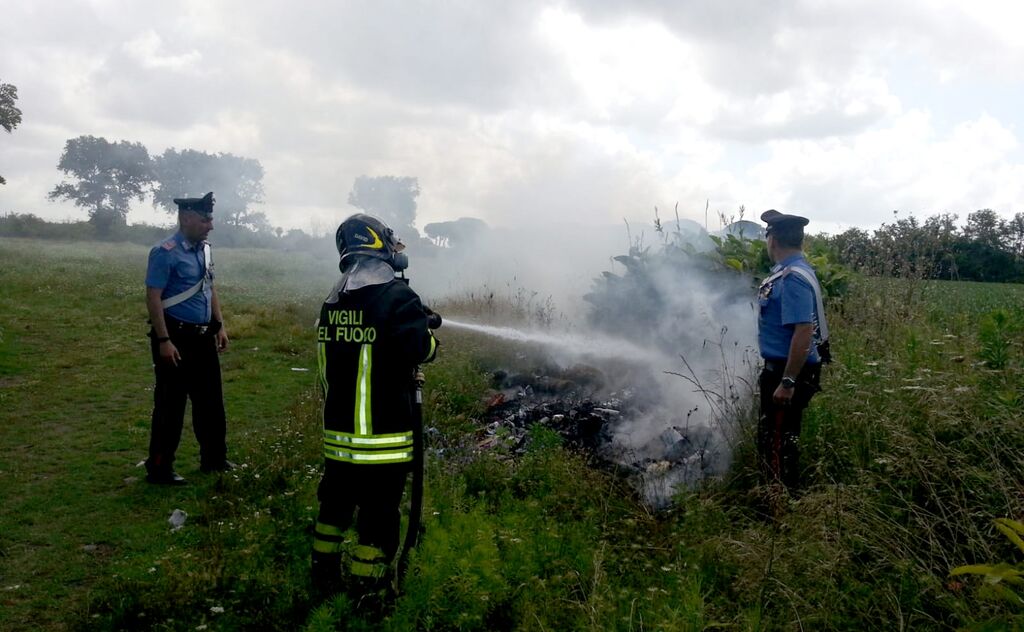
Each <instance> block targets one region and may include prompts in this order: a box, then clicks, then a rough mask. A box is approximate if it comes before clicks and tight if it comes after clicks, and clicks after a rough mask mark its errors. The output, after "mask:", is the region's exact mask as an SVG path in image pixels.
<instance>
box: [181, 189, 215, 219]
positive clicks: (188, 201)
mask: <svg viewBox="0 0 1024 632" xmlns="http://www.w3.org/2000/svg"><path fill="white" fill-rule="evenodd" d="M215 201H216V200H214V199H213V191H210V192H209V193H207V194H206V195H204V196H203V197H201V198H174V203H175V204H177V205H178V211H179V212H180V211H194V212H196V213H199V214H200V215H205V216H207V217H210V216H212V215H213V203H214V202H215Z"/></svg>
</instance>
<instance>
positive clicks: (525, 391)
mask: <svg viewBox="0 0 1024 632" xmlns="http://www.w3.org/2000/svg"><path fill="white" fill-rule="evenodd" d="M607 382H608V380H606V379H605V376H604V374H603V373H602V372H601V371H599V370H597V369H594V368H592V367H589V366H583V365H576V366H572V367H569V368H567V369H557V368H545V369H542V370H534V371H531V372H529V373H510V372H507V371H503V370H501V371H496V372H495V373H494V374H493V379H492V387H493V388H494V390H495V393H494V394H493V395H492V396H491V397H490V399H489V401H488V407H487V411H486V413H485V415H484V418H483V420H482V422H483V423H482V425H481V428H480V431H479V436H478V439H477V445H476V447H477V449H480V450H496V451H499V452H500V453H502V454H507V455H509V456H510V457H514V456H516V455H521V454H523V453H525V452H526V450H527V449H528V447H529V442H530V438H531V430H532V429H533V428H535V427H536V426H541V427H544V428H547V429H549V430H552V431H554V432H557V433H558V434H559V436H561V437H562V441H563V444H564V445H565V446H566V447H568V448H570V449H575V450H579V451H581V452H583V453H585V454H587V455H588V456H591V457H592V458H593V461H594V464H595V465H596V466H598V467H603V468H606V469H608V470H609V471H613V472H616V473H618V474H620V475H624V476H625V477H626V479H627V480H628V481H629V482H630V483H631V484H632V485H633V487H634V488H635V489H637V491H638V492H639V493H640V494H641V495H642V496H643V497H644V499H645V501H646V502H647V503H648V504H649V505H651V506H653V507H664V506H666V505H668V504H669V503H670V502H671V500H672V495H673V494H674V493H675V491H676V490H677V488H678V487H679V486H685V485H689V484H693V483H694V482H696V481H698V480H700V479H702V478H706V477H708V476H715V475H719V474H722V473H723V472H724V470H725V467H727V465H728V457H729V450H728V448H727V447H726V446H724V445H722V443H723V442H722V441H721V437H718V436H716V433H715V432H713V431H712V430H711V429H710V428H709V427H708V426H706V425H702V424H698V423H695V422H694V423H689V422H690V421H691V418H692V417H693V414H694V412H695V409H694V410H689V411H669V410H665V409H664V408H660V407H659V408H652V407H651V406H650V405H649V404H647V403H646V402H651V401H654V400H653V399H652V398H651V397H650V394H649V393H647V392H645V389H644V388H643V387H639V388H638V387H628V388H620V389H619V390H616V391H608V390H607V389H606V388H605V385H606V383H607ZM652 382H653V380H643V381H640V382H638V383H639V384H650V383H652ZM651 428H658V429H660V432H658V433H657V434H654V435H650V434H649V433H650V429H651ZM636 429H643V430H642V431H643V433H644V437H641V438H638V437H636V436H634V433H635V432H637V430H636Z"/></svg>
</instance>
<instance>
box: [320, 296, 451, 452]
mask: <svg viewBox="0 0 1024 632" xmlns="http://www.w3.org/2000/svg"><path fill="white" fill-rule="evenodd" d="M436 349H437V342H436V341H435V340H434V336H433V335H432V334H431V332H430V330H429V329H428V328H427V314H426V312H425V311H424V309H423V304H422V303H421V302H420V299H419V296H417V295H416V292H414V291H413V290H412V289H411V288H410V287H409V286H408V284H407V283H405V282H403V281H401V280H398V279H396V280H394V281H390V282H388V283H385V284H382V285H371V286H367V287H363V288H360V289H358V290H354V291H352V292H348V293H345V292H342V293H340V294H339V295H338V302H337V303H324V305H323V308H321V310H320V321H319V323H318V326H317V351H318V364H319V368H320V379H321V383H322V386H323V389H324V399H325V403H324V456H325V457H326V458H327V459H330V460H334V461H341V462H344V463H354V464H383V463H408V462H411V461H412V455H413V438H412V437H413V433H412V426H413V408H412V406H413V398H414V393H415V387H414V384H413V373H414V371H415V368H416V366H417V365H418V364H421V363H424V362H430V361H431V360H433V359H434V355H435V352H436Z"/></svg>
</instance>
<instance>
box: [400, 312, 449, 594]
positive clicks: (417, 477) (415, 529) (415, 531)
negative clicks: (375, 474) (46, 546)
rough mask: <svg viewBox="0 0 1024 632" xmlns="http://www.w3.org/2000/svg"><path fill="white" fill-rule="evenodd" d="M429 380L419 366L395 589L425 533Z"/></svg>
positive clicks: (433, 323)
mask: <svg viewBox="0 0 1024 632" xmlns="http://www.w3.org/2000/svg"><path fill="white" fill-rule="evenodd" d="M424 309H425V310H426V312H427V316H428V328H429V329H437V328H438V327H440V326H441V316H440V315H439V314H437V313H435V312H434V311H432V310H431V309H430V308H428V307H424ZM425 381H426V380H425V379H424V377H423V371H421V370H420V367H416V370H415V371H414V372H413V387H414V389H415V398H414V399H413V405H412V417H413V419H412V498H411V499H410V501H409V526H408V527H407V528H406V532H405V542H404V543H403V544H402V552H401V554H400V555H399V556H398V564H397V568H396V572H395V587H396V589H398V590H400V589H401V586H402V581H403V580H404V579H405V573H406V572H407V571H408V570H409V552H410V551H412V549H413V548H414V547H415V546H416V542H417V540H418V539H419V536H420V532H421V531H422V530H423V477H424V471H423V469H424V463H423V384H424V382H425Z"/></svg>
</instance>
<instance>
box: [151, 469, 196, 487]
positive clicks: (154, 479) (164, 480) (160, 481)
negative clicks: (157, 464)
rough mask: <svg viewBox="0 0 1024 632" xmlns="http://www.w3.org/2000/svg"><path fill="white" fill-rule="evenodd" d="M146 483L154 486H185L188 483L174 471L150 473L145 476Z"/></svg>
mask: <svg viewBox="0 0 1024 632" xmlns="http://www.w3.org/2000/svg"><path fill="white" fill-rule="evenodd" d="M146 482H147V483H153V484H154V485H186V484H188V481H186V480H185V477H183V476H181V475H180V474H178V473H177V472H175V471H174V470H168V471H166V472H150V473H149V474H146Z"/></svg>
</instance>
